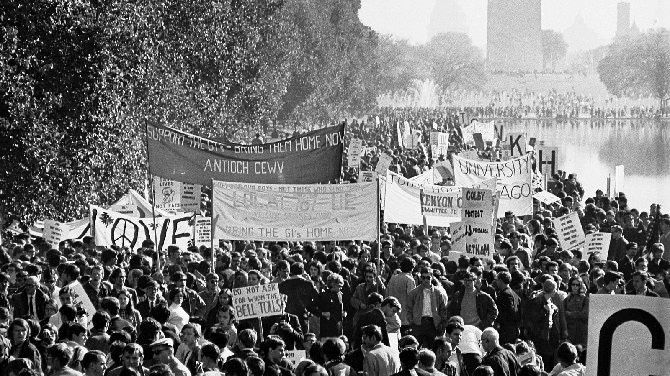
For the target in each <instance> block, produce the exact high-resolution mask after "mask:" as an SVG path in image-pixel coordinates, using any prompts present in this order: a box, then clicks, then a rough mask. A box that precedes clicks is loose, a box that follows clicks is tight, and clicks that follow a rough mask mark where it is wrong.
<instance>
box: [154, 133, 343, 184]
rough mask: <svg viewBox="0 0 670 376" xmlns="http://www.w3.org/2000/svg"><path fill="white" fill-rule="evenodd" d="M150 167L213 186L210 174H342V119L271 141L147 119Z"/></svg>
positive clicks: (288, 179) (261, 178)
mask: <svg viewBox="0 0 670 376" xmlns="http://www.w3.org/2000/svg"><path fill="white" fill-rule="evenodd" d="M147 139H148V141H147V144H148V153H149V162H150V166H151V173H152V174H154V175H156V176H160V177H163V178H167V179H172V180H176V181H180V182H184V183H191V184H200V185H207V186H209V185H210V184H212V180H213V179H214V180H222V181H231V182H245V183H265V184H316V183H328V182H331V181H334V180H336V179H339V177H340V169H341V167H342V151H343V144H344V142H343V141H344V125H338V126H335V127H329V128H323V129H318V130H315V131H313V132H309V133H306V134H304V135H300V136H296V137H293V138H289V139H286V140H283V141H278V142H273V143H270V144H259V145H242V144H232V143H220V142H217V141H214V140H210V139H206V138H203V137H199V136H195V135H192V134H189V133H186V132H182V131H179V130H177V129H173V128H169V127H165V126H162V125H158V124H148V125H147Z"/></svg>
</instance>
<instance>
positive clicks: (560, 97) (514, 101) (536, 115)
mask: <svg viewBox="0 0 670 376" xmlns="http://www.w3.org/2000/svg"><path fill="white" fill-rule="evenodd" d="M420 96H421V95H420V94H418V93H410V94H395V96H392V95H390V96H389V97H387V98H383V99H382V100H381V103H383V104H384V105H389V106H394V107H397V106H407V107H416V106H422V105H423V106H426V105H428V104H430V105H431V107H432V106H435V107H438V108H440V109H441V110H449V111H452V112H457V113H458V112H460V111H463V112H465V113H466V115H467V116H468V117H470V118H471V117H477V118H483V119H653V118H667V117H670V109H668V108H667V106H666V108H661V107H659V105H658V100H656V99H653V98H644V99H638V100H632V99H631V100H624V99H618V98H614V97H610V98H607V99H604V100H602V99H598V98H595V97H594V96H592V95H584V94H579V93H577V92H576V91H567V92H559V91H558V90H556V89H552V90H550V91H548V92H538V91H532V90H529V89H526V90H508V91H505V90H494V91H490V92H471V91H447V92H443V93H442V94H441V95H436V94H435V95H434V96H431V97H430V98H428V99H427V100H428V101H429V102H434V103H423V102H422V101H426V99H421V98H420ZM424 96H425V95H424Z"/></svg>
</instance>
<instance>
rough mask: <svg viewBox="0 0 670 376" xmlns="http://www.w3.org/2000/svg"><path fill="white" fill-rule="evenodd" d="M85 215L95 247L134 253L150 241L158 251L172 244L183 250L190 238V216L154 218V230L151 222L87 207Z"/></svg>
mask: <svg viewBox="0 0 670 376" xmlns="http://www.w3.org/2000/svg"><path fill="white" fill-rule="evenodd" d="M89 214H90V216H89V220H90V223H91V233H92V234H93V236H94V237H95V244H96V245H98V246H106V247H110V246H114V245H115V246H119V247H129V248H131V249H137V248H139V247H141V246H142V242H143V241H144V240H146V239H151V240H153V241H154V243H156V245H157V247H158V249H163V248H164V247H167V246H168V245H172V244H175V245H177V246H179V247H180V248H182V249H186V248H187V247H188V246H189V244H188V243H189V241H190V240H191V239H192V237H193V215H191V214H186V215H181V216H179V215H178V216H171V217H157V218H156V221H155V224H156V228H155V230H154V220H153V218H137V217H129V216H127V215H123V214H119V213H116V212H113V211H111V210H106V209H104V208H102V207H100V206H95V205H91V206H90V212H89ZM156 236H158V239H156Z"/></svg>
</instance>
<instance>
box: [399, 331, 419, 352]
mask: <svg viewBox="0 0 670 376" xmlns="http://www.w3.org/2000/svg"><path fill="white" fill-rule="evenodd" d="M408 347H409V348H412V349H418V348H419V341H418V340H417V339H416V337H414V336H413V335H411V334H407V335H404V336H402V337H401V338H400V339H399V340H398V348H399V349H400V350H402V349H406V348H408Z"/></svg>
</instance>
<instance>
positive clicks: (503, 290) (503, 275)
mask: <svg viewBox="0 0 670 376" xmlns="http://www.w3.org/2000/svg"><path fill="white" fill-rule="evenodd" d="M511 282H512V275H511V274H510V273H509V272H506V271H503V272H500V273H498V275H497V276H496V279H495V280H494V281H493V286H494V287H495V288H496V290H498V294H497V296H498V297H497V300H496V305H497V306H498V318H497V320H496V327H497V328H498V332H499V334H500V342H501V343H516V340H517V339H518V338H519V330H520V324H521V316H520V314H519V305H520V304H521V299H520V298H519V295H517V294H516V293H515V292H514V291H513V290H512V289H511V288H510V287H509V284H510V283H511Z"/></svg>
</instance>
